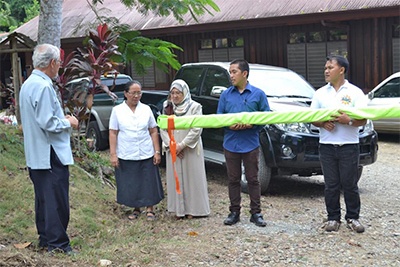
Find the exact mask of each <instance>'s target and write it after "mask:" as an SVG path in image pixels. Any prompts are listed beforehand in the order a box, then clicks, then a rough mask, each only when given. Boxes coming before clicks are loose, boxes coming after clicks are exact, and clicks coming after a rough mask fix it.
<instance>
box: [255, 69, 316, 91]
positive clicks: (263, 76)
mask: <svg viewBox="0 0 400 267" xmlns="http://www.w3.org/2000/svg"><path fill="white" fill-rule="evenodd" d="M249 82H250V83H251V85H253V86H255V87H258V88H260V89H262V90H263V91H264V92H265V94H266V95H267V96H277V97H307V98H312V97H313V96H314V92H315V90H314V88H313V87H311V85H309V84H308V83H307V82H306V81H305V80H304V79H303V78H301V76H299V75H297V74H296V73H294V72H291V71H276V70H266V69H253V68H251V69H250V75H249Z"/></svg>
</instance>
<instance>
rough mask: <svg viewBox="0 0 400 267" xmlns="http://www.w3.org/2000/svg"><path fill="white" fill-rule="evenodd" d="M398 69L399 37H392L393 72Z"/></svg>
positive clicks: (399, 68) (399, 57)
mask: <svg viewBox="0 0 400 267" xmlns="http://www.w3.org/2000/svg"><path fill="white" fill-rule="evenodd" d="M398 71H400V38H393V73H395V72H398Z"/></svg>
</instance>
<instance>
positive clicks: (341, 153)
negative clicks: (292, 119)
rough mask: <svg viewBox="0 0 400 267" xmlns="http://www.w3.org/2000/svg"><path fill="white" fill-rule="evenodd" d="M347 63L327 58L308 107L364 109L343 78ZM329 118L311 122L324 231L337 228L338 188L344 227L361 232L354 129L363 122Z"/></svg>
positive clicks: (361, 96)
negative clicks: (316, 134)
mask: <svg viewBox="0 0 400 267" xmlns="http://www.w3.org/2000/svg"><path fill="white" fill-rule="evenodd" d="M348 67H349V62H348V61H347V59H346V58H344V57H342V56H332V57H328V58H327V62H326V64H325V81H326V82H328V84H327V85H325V86H323V87H321V88H320V89H318V90H317V92H316V93H315V95H314V98H313V101H312V103H311V108H315V109H319V108H338V107H365V106H366V105H367V98H366V96H365V95H364V93H363V91H362V90H361V89H360V88H358V87H357V86H355V85H353V84H351V83H349V82H348V81H347V80H346V79H345V74H346V72H347V69H348ZM339 112H340V115H334V116H332V120H329V121H323V122H314V123H313V124H314V125H315V126H317V127H319V128H320V140H319V143H320V146H319V156H320V161H321V166H322V172H323V174H324V180H325V204H326V210H327V212H328V222H327V225H326V226H325V230H326V231H328V232H331V231H338V230H339V226H340V218H341V214H340V189H341V188H342V189H343V193H344V200H345V203H346V215H345V219H346V222H347V226H348V227H349V228H350V229H352V230H354V231H356V232H357V233H362V232H364V226H362V224H361V223H360V222H359V214H360V206H361V204H360V194H359V192H358V186H357V181H358V165H359V154H360V149H359V139H358V127H359V126H362V125H364V124H365V123H366V121H367V120H366V119H362V120H356V119H352V118H350V117H349V116H348V115H347V114H346V113H344V112H342V111H339Z"/></svg>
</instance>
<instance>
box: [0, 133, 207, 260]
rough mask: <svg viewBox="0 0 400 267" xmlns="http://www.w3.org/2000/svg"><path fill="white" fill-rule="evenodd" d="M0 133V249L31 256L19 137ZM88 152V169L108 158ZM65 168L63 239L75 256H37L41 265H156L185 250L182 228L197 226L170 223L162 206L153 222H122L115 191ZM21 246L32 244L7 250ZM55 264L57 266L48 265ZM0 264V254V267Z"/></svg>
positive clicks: (29, 193)
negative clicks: (65, 232)
mask: <svg viewBox="0 0 400 267" xmlns="http://www.w3.org/2000/svg"><path fill="white" fill-rule="evenodd" d="M1 133H5V136H6V138H5V140H0V150H1V154H0V185H1V186H0V218H1V220H0V244H5V245H8V246H7V250H9V252H10V253H11V254H13V253H14V254H15V255H17V254H21V253H22V254H23V255H24V256H27V257H28V258H30V257H36V256H35V254H36V253H38V235H37V232H36V226H35V212H34V210H35V208H34V202H35V201H34V190H33V184H32V182H31V180H30V178H29V173H28V170H27V168H25V166H26V162H25V156H24V153H23V151H24V149H23V140H22V136H21V134H19V133H16V128H15V127H11V126H5V125H0V134H1ZM90 153H91V154H90V155H89V156H87V157H89V158H90V160H91V162H93V164H97V165H104V164H106V163H107V164H109V162H108V155H106V156H104V154H101V153H100V154H98V155H97V154H96V153H97V152H94V153H93V152H90ZM4 166H6V167H5V168H4ZM69 169H70V194H69V196H70V211H71V216H70V222H69V225H68V235H69V237H70V240H71V245H72V247H73V248H74V249H76V250H78V251H80V255H78V256H76V257H74V259H73V261H71V259H68V258H65V257H55V258H56V259H55V258H50V257H49V258H46V257H45V256H43V262H42V265H43V266H44V265H46V266H55V265H57V266H95V265H96V264H97V262H98V261H99V259H108V260H111V261H112V262H113V266H124V265H126V264H131V266H140V265H153V264H161V263H163V260H162V259H163V257H168V256H169V253H170V251H174V250H178V249H179V250H180V249H186V248H187V247H188V246H189V245H190V242H191V241H190V240H193V239H190V237H188V236H187V232H189V231H192V230H191V229H190V230H189V229H188V228H193V227H195V228H197V227H200V225H201V223H200V222H196V221H195V220H194V221H193V222H189V221H188V223H187V224H181V223H179V222H176V221H175V220H173V219H171V218H170V217H169V216H167V215H166V213H165V211H166V209H167V208H166V201H162V202H161V203H160V204H158V205H156V206H154V211H155V212H156V216H157V220H156V221H155V222H148V221H146V216H145V214H144V213H143V214H141V215H140V216H139V218H138V220H135V221H130V220H128V219H127V217H126V212H127V211H129V209H127V208H126V207H122V206H120V205H118V204H117V203H116V201H115V198H116V192H115V189H113V188H111V187H109V186H108V185H106V184H104V183H102V181H100V180H99V179H97V178H95V179H93V178H90V177H89V176H88V175H87V174H86V173H85V172H84V171H82V169H81V168H78V167H76V166H70V168H69ZM162 172H163V170H162ZM24 242H32V243H33V245H31V247H30V248H31V249H24V250H17V249H16V248H14V247H13V246H12V244H17V243H24ZM166 248H167V249H166ZM8 255H10V254H8ZM55 260H56V261H58V262H59V264H54V261H55ZM65 261H67V262H68V264H65ZM1 262H2V256H1V255H0V265H1ZM171 264H172V263H171ZM161 265H163V266H165V265H164V264H161ZM161 265H160V266H161ZM167 266H168V264H167ZM169 266H171V265H169Z"/></svg>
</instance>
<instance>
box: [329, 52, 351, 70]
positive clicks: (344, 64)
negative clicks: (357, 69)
mask: <svg viewBox="0 0 400 267" xmlns="http://www.w3.org/2000/svg"><path fill="white" fill-rule="evenodd" d="M326 60H327V61H332V60H336V62H337V64H338V65H339V66H340V67H343V68H344V73H346V72H347V69H348V68H349V61H348V60H347V58H345V57H342V56H337V55H336V56H328V57H326Z"/></svg>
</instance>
